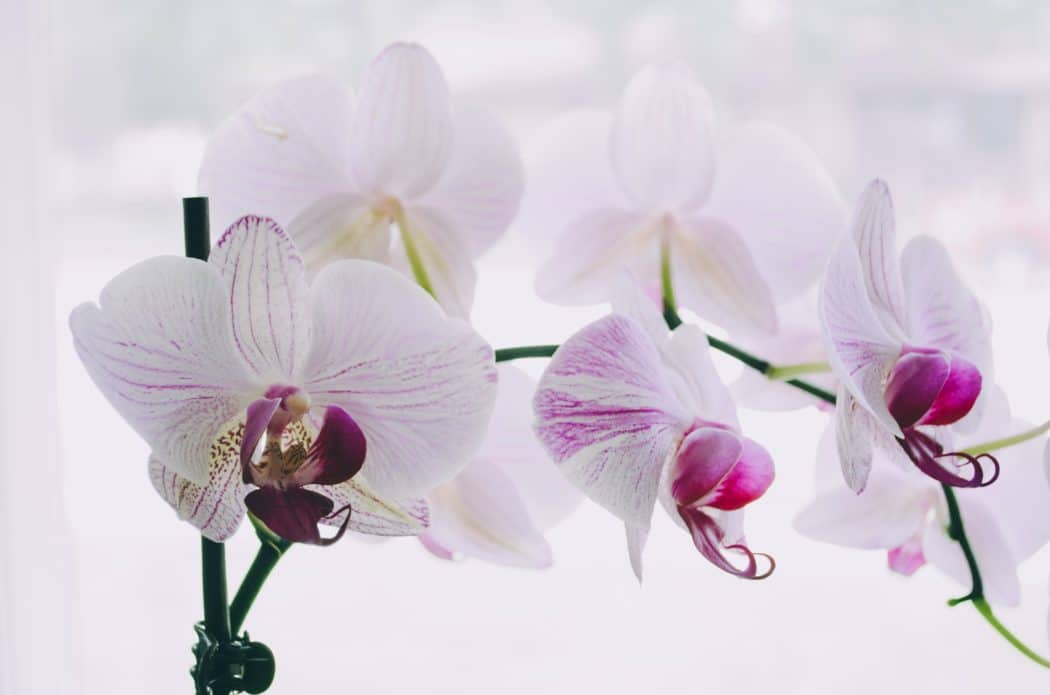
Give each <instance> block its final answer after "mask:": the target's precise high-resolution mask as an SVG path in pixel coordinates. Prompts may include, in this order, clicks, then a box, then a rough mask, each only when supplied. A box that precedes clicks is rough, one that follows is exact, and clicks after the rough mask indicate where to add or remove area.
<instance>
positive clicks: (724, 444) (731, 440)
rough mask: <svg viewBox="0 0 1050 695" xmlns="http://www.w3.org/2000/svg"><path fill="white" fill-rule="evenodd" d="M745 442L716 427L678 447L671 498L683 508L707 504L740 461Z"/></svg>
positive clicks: (703, 429) (692, 434) (691, 435)
mask: <svg viewBox="0 0 1050 695" xmlns="http://www.w3.org/2000/svg"><path fill="white" fill-rule="evenodd" d="M743 451H744V442H743V438H742V437H740V435H738V434H736V433H735V432H730V431H729V430H725V429H721V428H716V427H699V428H697V429H695V430H693V431H692V432H690V433H689V434H687V435H686V437H685V439H684V440H682V443H681V444H680V445H679V447H678V453H677V454H676V456H675V460H674V463H673V464H672V465H673V468H672V470H673V471H674V473H673V478H672V479H671V494H672V496H673V497H674V500H675V502H676V503H677V504H678V505H680V506H692V505H694V504H697V505H698V506H699V504H703V503H705V502H706V498H707V497H708V496H709V495H712V494H713V493H715V491H716V490H715V489H716V488H717V487H718V485H719V483H721V482H722V481H723V480H724V479H725V478H726V476H727V475H729V471H730V470H732V468H733V466H735V465H736V463H737V461H739V460H740V456H741V454H742V453H743Z"/></svg>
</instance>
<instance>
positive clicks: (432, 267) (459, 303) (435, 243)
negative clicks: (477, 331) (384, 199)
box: [393, 210, 478, 319]
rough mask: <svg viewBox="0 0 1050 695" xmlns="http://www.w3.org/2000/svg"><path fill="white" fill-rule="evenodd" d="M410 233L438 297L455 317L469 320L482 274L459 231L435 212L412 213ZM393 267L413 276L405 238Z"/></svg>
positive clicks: (398, 246) (407, 220)
mask: <svg viewBox="0 0 1050 695" xmlns="http://www.w3.org/2000/svg"><path fill="white" fill-rule="evenodd" d="M406 222H407V226H408V230H407V232H403V233H408V234H411V235H412V241H413V243H414V245H415V250H416V252H417V253H418V254H419V260H420V262H421V263H422V264H423V268H424V269H425V271H426V274H427V280H429V282H430V289H432V290H433V291H434V298H435V299H437V301H438V303H439V304H440V305H441V306H442V307H443V308H444V309H445V311H447V312H448V313H449V315H451V316H455V317H457V318H462V319H467V318H469V316H470V307H471V305H472V304H473V303H474V285H475V283H476V282H477V278H478V274H477V271H476V270H475V269H474V263H473V261H472V257H471V252H470V249H469V248H468V247H467V245H466V240H465V239H464V238H463V236H462V235H461V234H460V233H459V231H458V230H456V229H454V228H453V227H451V226H450V225H449V223H448V221H447V220H446V219H444V218H442V217H440V216H439V215H438V214H436V213H434V212H430V213H426V212H423V211H420V210H411V211H409V213H408V214H407V215H406ZM395 249H396V251H395V260H394V263H393V265H394V266H395V267H396V268H398V269H399V270H401V271H402V272H403V273H405V274H406V275H409V276H412V268H411V265H410V262H409V260H408V256H407V253H406V252H405V248H404V244H403V238H401V239H399V240H398V242H397V243H395Z"/></svg>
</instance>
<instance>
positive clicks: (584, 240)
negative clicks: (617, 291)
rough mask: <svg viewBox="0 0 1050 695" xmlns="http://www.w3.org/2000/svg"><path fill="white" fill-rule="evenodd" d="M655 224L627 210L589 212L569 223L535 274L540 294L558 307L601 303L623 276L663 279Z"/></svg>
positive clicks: (537, 291)
mask: <svg viewBox="0 0 1050 695" xmlns="http://www.w3.org/2000/svg"><path fill="white" fill-rule="evenodd" d="M649 224H651V221H649V220H646V219H645V218H644V217H642V216H640V215H638V214H636V213H634V212H630V211H628V210H622V209H616V208H602V209H598V210H590V211H587V212H585V213H583V214H582V215H580V216H579V217H577V218H575V219H572V220H571V221H569V223H568V226H566V227H565V229H564V232H563V233H562V235H561V236H560V237H559V239H558V242H557V245H556V246H555V248H554V253H553V255H552V256H551V257H550V259H549V260H547V261H546V262H545V263H544V264H543V265H542V266H540V269H539V272H538V273H537V274H536V293H537V294H538V295H539V296H540V297H541V298H543V299H545V300H546V301H548V302H555V303H558V304H597V303H600V302H604V301H606V300H607V299H608V297H609V294H610V292H611V290H612V289H613V288H614V287H616V286H617V284H618V283H619V282H620V281H621V278H622V277H623V274H624V271H625V269H626V270H633V271H635V274H636V275H637V276H638V277H639V278H644V279H652V280H653V281H654V282H655V281H656V279H657V278H659V260H660V258H659V254H660V246H659V240H658V238H657V236H656V234H655V232H652V231H648V230H647V225H649Z"/></svg>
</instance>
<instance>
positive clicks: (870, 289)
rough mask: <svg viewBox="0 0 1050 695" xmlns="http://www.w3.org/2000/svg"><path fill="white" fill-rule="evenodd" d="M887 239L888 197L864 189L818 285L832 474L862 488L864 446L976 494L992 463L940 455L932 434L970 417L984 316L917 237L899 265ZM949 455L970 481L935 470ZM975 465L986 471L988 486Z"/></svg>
mask: <svg viewBox="0 0 1050 695" xmlns="http://www.w3.org/2000/svg"><path fill="white" fill-rule="evenodd" d="M895 235H896V232H895V229H894V220H893V204H892V202H891V200H890V193H889V189H888V188H887V187H886V184H884V183H883V182H881V181H875V182H873V183H871V184H870V185H869V186H868V187H867V189H866V190H865V192H864V194H863V195H862V196H861V200H860V204H859V205H858V207H857V210H856V213H855V214H854V218H853V222H852V226H851V229H850V231H849V233H848V234H847V235H845V237H844V238H843V239H842V240H841V242H840V243H839V245H838V248H837V250H836V251H835V254H834V255H833V257H832V259H831V261H830V262H829V264H828V267H827V270H826V272H825V276H824V284H823V287H822V288H821V295H820V309H819V314H820V321H821V328H822V332H823V335H824V340H825V345H826V350H827V354H828V358H829V361H830V362H831V366H832V370H833V372H834V374H835V376H836V377H837V378H838V379H839V382H840V383H841V387H840V391H839V397H840V400H839V405H838V408H836V414H837V439H838V450H839V459H840V461H841V463H842V471H843V474H844V476H845V478H846V482H847V484H848V485H849V486H850V487H851V488H852V489H853V490H854V491H856V492H860V491H861V490H863V489H864V486H865V484H866V481H867V478H868V474H869V471H870V470H871V465H872V455H873V454H872V452H873V443H874V447H875V448H882V449H883V450H886V451H889V452H892V453H894V454H896V455H897V456H896V457H897V458H899V459H903V457H900V456H899V453H900V451H903V452H904V454H906V455H907V458H908V459H910V460H911V461H912V462H913V463H914V464H915V465H916V466H917V467H918V468H919V469H920V470H921V471H923V472H924V473H926V474H927V475H929V476H931V477H932V478H934V479H936V480H938V481H940V482H942V483H945V484H948V485H953V486H963V487H977V486H981V485H987V484H989V483H991V482H992V481H994V479H995V476H996V475H997V472H998V465H997V464H996V462H995V459H994V458H993V457H990V456H983V455H982V456H978V457H974V456H969V455H965V454H956V453H947V452H946V451H945V449H944V447H943V446H942V444H940V443H939V442H938V440H937V438H938V435H937V433H936V431H935V429H936V428H937V427H939V426H945V425H952V424H953V423H957V422H959V421H960V420H962V419H963V418H964V417H965V416H966V415H967V414H968V413H970V411H971V409H973V407H974V405H975V403H976V402H977V399H978V396H979V395H980V393H981V383H982V380H983V379H984V378H987V377H990V376H991V348H990V336H989V333H990V328H989V323H988V320H987V319H986V316H985V312H984V309H983V307H982V306H981V305H980V303H979V302H978V301H977V299H976V298H975V297H974V296H973V294H972V293H971V292H970V290H969V289H967V287H966V286H965V285H963V283H962V281H961V280H960V279H959V277H958V275H957V274H956V272H955V269H954V268H953V267H952V263H951V260H950V259H949V257H948V254H947V252H946V251H945V249H944V247H943V246H941V244H940V243H938V242H937V241H934V240H933V239H931V238H929V237H921V236H920V237H916V238H915V239H913V240H912V241H911V242H909V243H908V244H907V246H906V247H905V248H904V251H903V253H902V255H901V258H900V261H898V260H897V255H896V253H895V250H894V237H895ZM978 414H979V413H978ZM971 419H972V418H971ZM953 458H961V459H962V461H963V463H964V464H968V465H970V466H971V467H972V471H973V472H972V475H971V477H968V478H967V477H963V476H962V475H959V474H958V473H956V472H954V471H951V470H949V469H947V468H946V467H944V466H943V465H942V464H941V461H942V460H944V459H953ZM982 459H986V460H987V461H989V462H990V463H991V464H992V466H993V467H994V469H995V472H993V474H992V475H991V476H990V477H989V478H986V477H985V472H984V470H983V469H982Z"/></svg>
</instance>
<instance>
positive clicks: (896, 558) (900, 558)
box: [886, 533, 926, 577]
mask: <svg viewBox="0 0 1050 695" xmlns="http://www.w3.org/2000/svg"><path fill="white" fill-rule="evenodd" d="M886 560H887V563H888V564H889V566H890V569H891V570H893V571H894V572H896V573H897V574H903V575H904V576H905V577H910V576H911V575H913V574H915V573H916V572H917V571H918V570H919V568H920V567H922V566H923V565H925V564H926V555H925V554H924V553H923V552H922V534H921V533H917V534H915V535H914V536H912V537H911V538H909V539H908V540H907V541H905V542H904V543H902V544H901V545H898V546H897V547H896V548H890V551H889V552H888V553H887V554H886Z"/></svg>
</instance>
